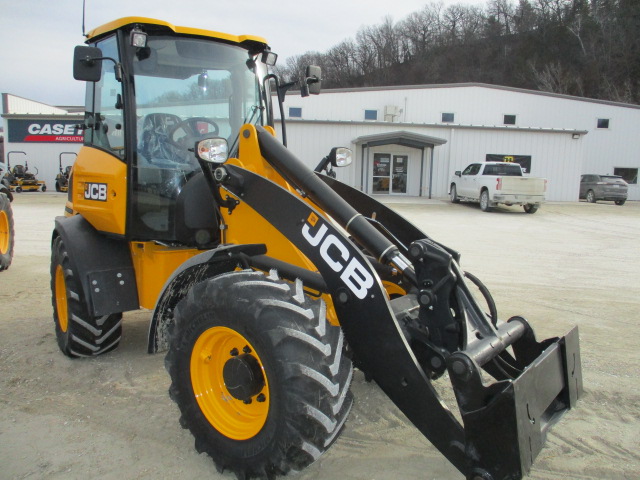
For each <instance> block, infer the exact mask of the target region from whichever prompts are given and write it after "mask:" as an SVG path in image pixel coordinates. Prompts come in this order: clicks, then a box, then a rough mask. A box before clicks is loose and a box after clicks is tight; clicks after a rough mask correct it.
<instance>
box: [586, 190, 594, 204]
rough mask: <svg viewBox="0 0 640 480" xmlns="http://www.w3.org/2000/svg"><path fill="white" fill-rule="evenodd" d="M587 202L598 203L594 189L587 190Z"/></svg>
mask: <svg viewBox="0 0 640 480" xmlns="http://www.w3.org/2000/svg"><path fill="white" fill-rule="evenodd" d="M587 202H589V203H596V194H595V193H594V191H593V190H589V191H588V192H587Z"/></svg>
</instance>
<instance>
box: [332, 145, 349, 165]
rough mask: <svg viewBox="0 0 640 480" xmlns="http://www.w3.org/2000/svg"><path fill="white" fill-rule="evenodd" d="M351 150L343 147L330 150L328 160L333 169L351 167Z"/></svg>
mask: <svg viewBox="0 0 640 480" xmlns="http://www.w3.org/2000/svg"><path fill="white" fill-rule="evenodd" d="M351 158H352V153H351V149H349V148H345V147H334V148H332V149H331V154H330V155H329V159H330V160H331V165H333V166H334V167H346V166H347V165H351Z"/></svg>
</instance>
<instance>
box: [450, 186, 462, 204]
mask: <svg viewBox="0 0 640 480" xmlns="http://www.w3.org/2000/svg"><path fill="white" fill-rule="evenodd" d="M449 195H450V197H451V203H460V199H459V198H458V191H457V189H456V184H455V183H452V184H451V190H450V192H449Z"/></svg>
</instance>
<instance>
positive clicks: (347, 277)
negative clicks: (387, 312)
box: [302, 213, 374, 300]
mask: <svg viewBox="0 0 640 480" xmlns="http://www.w3.org/2000/svg"><path fill="white" fill-rule="evenodd" d="M311 228H314V229H315V231H314V232H311ZM327 231H328V228H327V225H326V224H324V223H321V222H319V218H318V216H317V215H316V214H315V213H311V215H309V218H307V221H306V222H305V223H304V225H303V226H302V236H303V237H304V238H305V239H306V240H307V242H309V243H310V244H311V245H312V246H314V247H317V246H320V256H321V257H322V259H323V260H324V261H325V263H326V264H327V265H329V267H331V269H332V270H333V271H334V272H342V274H341V275H340V279H341V280H342V281H343V282H344V283H345V284H346V285H347V287H348V288H349V290H351V291H352V292H353V294H354V295H355V296H356V297H358V298H359V299H360V300H363V299H364V298H365V297H366V296H367V292H368V291H369V289H370V288H371V287H372V286H373V281H374V280H373V277H372V276H371V274H370V273H369V272H368V271H367V269H366V268H365V267H364V266H363V265H362V263H360V261H359V260H358V259H357V258H351V260H350V261H349V257H350V255H349V249H348V248H347V247H346V246H345V245H344V243H342V241H341V240H340V239H339V238H338V237H336V236H335V235H333V234H329V235H327ZM347 262H348V263H347Z"/></svg>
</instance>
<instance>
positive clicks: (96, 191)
mask: <svg viewBox="0 0 640 480" xmlns="http://www.w3.org/2000/svg"><path fill="white" fill-rule="evenodd" d="M68 206H69V205H68ZM72 208H73V213H74V214H76V213H79V214H81V215H82V216H83V217H84V218H85V219H86V220H87V221H88V222H89V223H90V224H91V225H93V226H94V227H95V228H96V229H97V230H100V231H102V232H107V233H114V234H117V235H124V233H125V225H126V219H127V165H126V164H125V163H124V162H122V161H121V160H118V159H117V158H116V157H114V156H113V155H110V154H108V153H106V152H103V151H101V150H98V149H96V148H90V147H82V148H81V149H80V152H79V153H78V158H77V160H76V163H75V166H74V168H73V206H72Z"/></svg>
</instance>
